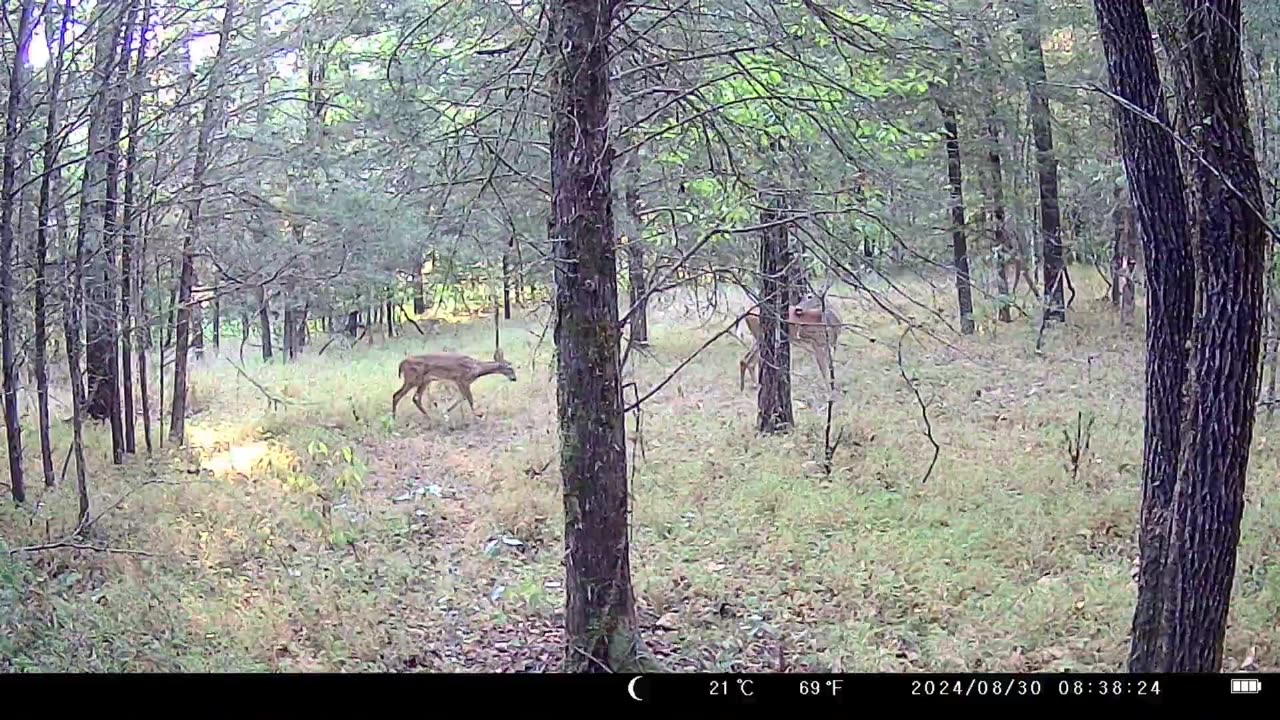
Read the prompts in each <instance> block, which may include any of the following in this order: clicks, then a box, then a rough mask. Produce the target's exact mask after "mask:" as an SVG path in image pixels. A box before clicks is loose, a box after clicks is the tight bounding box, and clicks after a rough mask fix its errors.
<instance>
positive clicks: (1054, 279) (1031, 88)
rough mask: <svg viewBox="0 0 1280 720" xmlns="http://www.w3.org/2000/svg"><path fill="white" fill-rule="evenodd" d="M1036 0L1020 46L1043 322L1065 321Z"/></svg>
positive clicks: (1027, 5) (1027, 1)
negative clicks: (1036, 197)
mask: <svg viewBox="0 0 1280 720" xmlns="http://www.w3.org/2000/svg"><path fill="white" fill-rule="evenodd" d="M1038 5H1039V0H1023V15H1024V17H1023V18H1022V43H1023V47H1024V49H1025V51H1026V58H1025V60H1026V63H1027V92H1028V97H1029V106H1028V110H1027V112H1028V113H1029V114H1030V116H1031V134H1032V136H1033V137H1034V138H1035V144H1036V168H1037V173H1038V176H1039V181H1040V183H1039V184H1040V239H1041V247H1042V250H1041V253H1040V254H1041V257H1042V258H1043V259H1044V288H1045V291H1044V314H1045V319H1046V320H1056V321H1065V320H1066V319H1067V309H1066V302H1065V300H1064V292H1063V288H1064V287H1065V285H1066V282H1065V281H1066V272H1067V267H1066V263H1065V261H1064V258H1063V253H1062V228H1061V225H1062V222H1061V217H1060V213H1059V210H1058V160H1057V158H1055V157H1054V153H1053V128H1052V119H1053V116H1052V114H1051V112H1050V110H1049V96H1048V95H1047V94H1046V90H1045V84H1046V83H1047V82H1048V77H1047V76H1046V74H1045V69H1044V50H1043V48H1042V47H1041V46H1040V19H1039V17H1038V9H1039V8H1038Z"/></svg>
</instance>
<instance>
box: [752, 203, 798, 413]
mask: <svg viewBox="0 0 1280 720" xmlns="http://www.w3.org/2000/svg"><path fill="white" fill-rule="evenodd" d="M781 205H782V198H781V197H779V196H777V195H775V196H773V197H772V198H770V199H769V201H768V202H767V203H766V204H765V210H764V211H763V212H762V213H761V218H760V220H761V224H762V225H764V226H765V227H764V228H763V229H762V230H761V231H760V298H761V301H760V334H761V336H762V338H761V340H762V341H761V343H760V363H759V366H760V389H759V391H758V392H757V395H756V410H757V413H756V428H757V430H758V431H759V432H761V433H764V434H767V435H772V434H775V433H784V432H788V431H790V430H791V428H792V427H794V426H795V413H794V411H793V409H792V406H791V343H790V339H789V334H788V332H787V323H786V318H787V306H788V304H789V301H790V299H791V298H790V295H791V292H790V289H789V286H790V284H791V283H790V271H791V270H790V265H791V247H790V242H789V241H788V233H787V226H786V225H785V224H783V223H781V222H780V221H781V220H782V210H781Z"/></svg>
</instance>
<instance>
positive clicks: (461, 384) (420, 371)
mask: <svg viewBox="0 0 1280 720" xmlns="http://www.w3.org/2000/svg"><path fill="white" fill-rule="evenodd" d="M399 373H400V377H403V378H404V384H403V385H401V386H400V389H399V390H397V391H396V392H395V395H393V396H392V397H391V417H393V418H394V417H395V416H396V406H397V405H399V404H400V400H401V399H402V398H403V397H404V396H405V393H407V392H409V390H410V389H415V388H416V390H415V392H414V393H413V404H414V405H417V406H418V409H419V410H421V411H422V414H423V415H426V414H427V410H426V408H424V407H422V394H423V393H424V392H426V391H427V388H428V387H429V386H430V385H431V383H433V382H437V381H448V382H451V383H453V384H454V385H455V386H456V387H457V388H458V392H459V393H461V394H462V398H460V399H458V400H454V401H453V404H452V405H450V406H449V408H448V409H447V410H445V413H448V412H449V411H451V410H453V409H454V408H455V407H457V406H458V403H460V402H462V400H463V399H465V400H466V401H467V405H468V406H469V407H470V408H471V413H472V414H473V415H475V416H476V417H483V415H482V414H481V413H480V412H479V411H478V410H476V403H475V399H474V398H472V397H471V383H473V382H475V381H476V380H477V379H479V378H482V377H484V376H486V375H505V376H506V378H507V379H508V380H510V381H511V382H515V381H516V371H515V369H513V368H512V367H511V363H509V362H507V361H506V360H504V359H503V357H502V351H501V350H495V351H494V353H493V361H492V362H490V361H487V360H477V359H475V358H473V357H470V356H467V355H463V354H461V353H428V354H426V355H414V356H412V357H407V358H405V359H404V360H401V361H400V368H399Z"/></svg>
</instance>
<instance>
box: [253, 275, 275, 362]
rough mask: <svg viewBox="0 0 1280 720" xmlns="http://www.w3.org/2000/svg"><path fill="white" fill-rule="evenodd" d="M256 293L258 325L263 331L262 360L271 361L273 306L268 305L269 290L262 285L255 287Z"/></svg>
mask: <svg viewBox="0 0 1280 720" xmlns="http://www.w3.org/2000/svg"><path fill="white" fill-rule="evenodd" d="M254 295H255V296H256V298H257V300H258V325H259V331H260V332H261V333H262V361H263V362H270V360H271V356H272V354H273V353H272V351H271V308H270V307H268V305H267V292H266V291H265V290H263V289H262V286H261V285H258V286H256V287H254Z"/></svg>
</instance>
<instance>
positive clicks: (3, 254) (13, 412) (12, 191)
mask: <svg viewBox="0 0 1280 720" xmlns="http://www.w3.org/2000/svg"><path fill="white" fill-rule="evenodd" d="M35 25H36V23H35V2H34V0H22V4H21V5H20V6H19V7H18V27H17V32H18V34H17V41H18V42H17V52H16V53H14V55H13V64H12V65H11V66H10V68H9V88H8V91H9V92H8V95H9V97H8V99H7V102H6V104H5V122H4V126H5V132H4V169H3V183H2V185H3V193H2V195H0V346H2V348H3V349H0V354H2V355H3V358H4V359H3V369H4V429H5V437H6V439H7V449H8V456H9V487H10V492H11V494H12V495H13V499H14V501H15V502H26V499H27V498H26V480H25V477H24V472H23V467H22V419H21V416H20V414H19V410H18V360H17V357H16V355H15V351H14V343H13V335H14V331H15V329H16V328H15V327H14V325H15V324H16V323H15V320H16V318H15V316H14V297H13V285H14V283H13V261H14V257H13V251H14V231H13V226H14V209H15V206H16V205H17V203H18V202H19V197H20V195H19V191H18V182H17V180H18V165H19V162H18V152H19V151H18V142H19V137H18V110H19V109H20V107H21V106H22V97H23V94H24V90H25V85H26V81H25V80H24V78H25V77H26V74H27V73H26V70H27V68H26V64H27V51H28V49H29V48H30V47H31V36H32V33H33V32H34V29H35Z"/></svg>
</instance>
